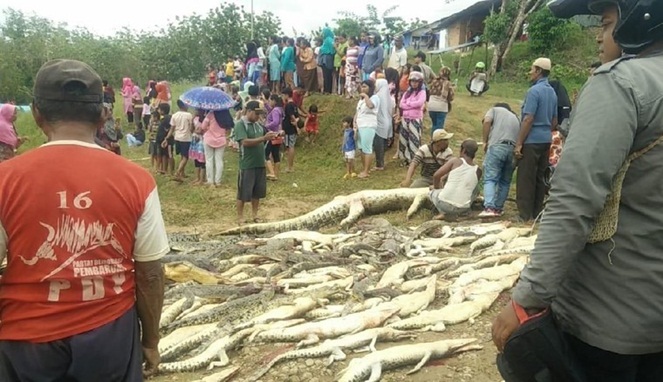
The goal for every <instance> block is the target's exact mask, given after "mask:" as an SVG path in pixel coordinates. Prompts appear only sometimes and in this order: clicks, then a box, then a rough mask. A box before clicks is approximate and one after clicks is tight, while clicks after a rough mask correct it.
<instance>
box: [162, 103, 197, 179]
mask: <svg viewBox="0 0 663 382" xmlns="http://www.w3.org/2000/svg"><path fill="white" fill-rule="evenodd" d="M177 107H178V108H179V110H178V111H177V112H176V113H175V114H173V115H172V117H170V131H168V135H167V136H166V139H165V141H164V142H163V143H162V144H161V145H162V146H163V145H165V144H167V141H168V140H169V139H170V138H171V137H173V138H174V139H175V154H176V155H179V156H180V164H179V166H178V167H177V171H176V172H175V180H176V181H178V182H183V181H184V176H185V174H184V170H185V169H186V164H187V163H188V162H189V149H190V148H191V139H192V138H193V115H191V113H189V112H188V111H187V107H186V105H185V104H184V102H182V100H179V99H178V100H177ZM164 147H165V146H164Z"/></svg>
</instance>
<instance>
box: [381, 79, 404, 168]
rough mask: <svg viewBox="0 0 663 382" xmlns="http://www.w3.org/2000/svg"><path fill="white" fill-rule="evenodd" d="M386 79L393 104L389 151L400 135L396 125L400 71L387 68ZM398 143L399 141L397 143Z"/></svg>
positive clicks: (388, 138) (388, 142)
mask: <svg viewBox="0 0 663 382" xmlns="http://www.w3.org/2000/svg"><path fill="white" fill-rule="evenodd" d="M384 77H385V79H386V80H387V84H388V88H389V101H390V102H391V130H390V131H389V136H388V137H387V148H385V151H386V150H387V149H390V148H391V146H393V144H394V140H395V139H394V137H395V135H396V134H398V124H397V123H396V117H397V116H398V95H399V92H398V90H399V88H398V82H399V77H400V74H399V73H398V70H396V69H394V68H387V69H385V70H384ZM396 142H398V141H396ZM395 159H398V150H396V158H395Z"/></svg>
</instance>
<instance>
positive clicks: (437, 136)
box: [431, 129, 454, 143]
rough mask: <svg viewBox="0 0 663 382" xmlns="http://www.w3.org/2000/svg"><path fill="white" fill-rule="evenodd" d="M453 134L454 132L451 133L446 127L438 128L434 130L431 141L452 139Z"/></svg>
mask: <svg viewBox="0 0 663 382" xmlns="http://www.w3.org/2000/svg"><path fill="white" fill-rule="evenodd" d="M453 136H454V135H453V133H449V132H447V131H446V130H444V129H437V130H435V131H434V132H433V139H432V140H431V143H435V142H439V141H444V140H447V139H451V138H453Z"/></svg>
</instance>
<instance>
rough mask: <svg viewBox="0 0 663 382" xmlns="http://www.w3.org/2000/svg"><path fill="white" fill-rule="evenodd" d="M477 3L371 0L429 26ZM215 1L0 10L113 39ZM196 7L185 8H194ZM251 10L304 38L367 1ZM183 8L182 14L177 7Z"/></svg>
mask: <svg viewBox="0 0 663 382" xmlns="http://www.w3.org/2000/svg"><path fill="white" fill-rule="evenodd" d="M233 2H234V3H236V4H238V5H244V6H245V7H246V9H247V10H249V9H250V7H251V0H235V1H233ZM476 2H477V0H455V1H454V2H453V3H452V4H445V3H444V1H442V0H436V1H434V2H433V1H431V2H428V3H427V5H426V6H423V4H426V3H425V2H421V1H419V2H416V3H414V4H417V6H411V5H410V4H409V3H407V2H404V1H399V0H379V1H370V3H372V4H375V5H376V6H377V8H378V11H379V12H380V13H382V12H384V11H385V10H386V9H388V8H389V7H391V6H393V5H398V4H402V5H401V6H400V7H399V8H398V9H397V10H396V12H394V13H393V14H392V16H401V17H403V18H404V19H406V20H410V19H413V18H416V17H419V18H420V19H422V20H426V21H428V22H432V21H436V20H439V19H441V18H443V17H446V16H448V15H450V14H453V13H455V12H458V11H460V10H462V9H464V8H466V7H468V6H470V5H472V4H474V3H476ZM219 3H220V0H193V1H191V2H189V3H187V2H184V3H179V4H181V5H183V6H180V7H178V3H176V2H173V3H171V4H172V5H170V6H166V4H168V3H167V2H158V1H157V2H155V1H142V0H112V1H108V2H99V1H85V2H83V1H75V2H74V1H71V0H62V1H57V0H18V1H16V0H0V9H5V8H8V7H12V8H14V9H17V10H20V11H23V12H26V13H32V12H34V13H36V14H37V15H38V16H41V17H45V18H49V19H51V20H53V21H56V22H66V23H67V24H69V25H71V26H81V27H85V28H87V29H88V30H90V31H91V32H93V33H95V34H98V35H113V34H114V33H115V32H116V31H118V30H120V29H122V28H123V27H125V26H126V27H129V28H131V29H137V30H139V29H145V30H154V29H155V25H156V24H157V23H158V22H159V21H158V20H173V19H174V18H175V16H178V15H179V16H185V15H188V14H191V13H193V12H197V13H200V14H204V13H205V12H206V11H207V10H208V9H210V8H214V7H216V6H218V5H219ZM194 4H195V7H188V5H194ZM253 5H254V10H255V12H257V13H259V12H262V11H271V12H272V13H274V14H275V15H276V16H278V17H279V18H280V19H281V29H282V31H283V32H284V33H285V34H289V35H292V34H293V27H294V28H295V29H296V30H297V33H298V34H299V33H301V32H304V33H306V34H308V32H310V31H311V30H313V29H316V28H317V27H319V26H322V25H324V24H325V22H328V23H330V25H333V21H332V20H333V19H334V18H337V17H338V12H339V11H350V12H355V13H357V14H360V15H365V14H366V3H365V2H363V1H357V0H332V1H320V2H311V1H305V0H254V1H253ZM183 8H184V9H186V10H182V9H183Z"/></svg>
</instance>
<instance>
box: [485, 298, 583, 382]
mask: <svg viewBox="0 0 663 382" xmlns="http://www.w3.org/2000/svg"><path fill="white" fill-rule="evenodd" d="M497 369H498V370H499V372H500V374H501V375H502V378H504V381H505V382H585V381H586V379H585V376H584V373H583V371H582V369H581V367H580V365H579V364H578V362H577V360H576V359H575V357H574V355H573V353H572V351H571V349H570V348H569V346H568V344H567V342H566V339H565V338H564V333H562V331H561V330H559V328H558V326H557V323H556V322H555V319H554V317H553V314H552V312H551V311H550V309H546V310H545V311H544V312H543V313H541V314H538V315H536V316H533V317H531V318H529V319H527V320H526V321H525V322H523V323H522V324H521V326H520V328H518V330H516V331H515V332H514V333H513V334H512V335H511V337H509V339H508V340H507V342H506V344H505V345H504V352H503V353H502V354H498V355H497Z"/></svg>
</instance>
